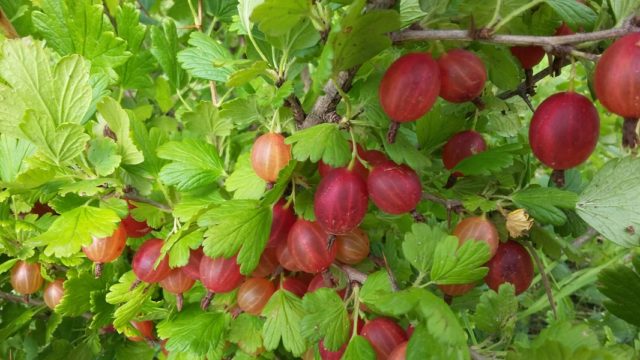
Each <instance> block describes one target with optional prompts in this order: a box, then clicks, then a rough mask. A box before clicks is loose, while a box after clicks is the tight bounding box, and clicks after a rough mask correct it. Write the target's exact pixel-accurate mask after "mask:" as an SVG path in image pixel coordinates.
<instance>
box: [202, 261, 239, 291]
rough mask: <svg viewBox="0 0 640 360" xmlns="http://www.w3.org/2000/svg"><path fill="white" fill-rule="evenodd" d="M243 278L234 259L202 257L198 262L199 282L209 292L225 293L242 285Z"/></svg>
mask: <svg viewBox="0 0 640 360" xmlns="http://www.w3.org/2000/svg"><path fill="white" fill-rule="evenodd" d="M243 279H244V276H242V274H241V273H240V266H239V265H238V263H237V262H236V257H235V256H234V257H231V258H229V259H225V258H215V259H212V258H210V257H208V256H206V255H205V256H203V257H202V261H201V262H200V281H201V282H202V285H204V287H206V288H207V289H208V290H209V291H211V292H214V293H226V292H229V291H231V290H234V289H235V288H237V287H238V286H240V284H241V283H242V280H243Z"/></svg>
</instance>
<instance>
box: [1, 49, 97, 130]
mask: <svg viewBox="0 0 640 360" xmlns="http://www.w3.org/2000/svg"><path fill="white" fill-rule="evenodd" d="M2 51H3V55H4V56H3V57H2V58H1V59H0V75H1V77H2V79H3V80H4V81H5V82H6V86H5V85H3V86H0V98H2V99H3V101H1V102H0V131H2V132H3V133H6V134H8V135H12V136H18V135H19V134H20V133H19V132H18V124H19V122H20V119H22V118H23V115H24V112H25V110H31V111H33V112H35V113H36V114H37V115H38V116H41V117H44V118H46V119H47V120H48V121H51V122H53V123H54V125H61V124H63V123H74V124H75V123H80V122H81V121H83V118H84V115H85V113H86V112H87V110H88V108H89V104H90V102H91V87H90V86H89V63H88V62H87V61H86V60H84V59H82V58H81V57H80V56H77V55H71V56H67V57H64V58H62V59H60V60H59V61H58V62H57V64H56V65H55V67H53V68H52V67H51V65H50V64H51V63H52V59H51V57H52V54H51V53H50V52H49V51H48V50H46V49H44V48H42V44H41V43H39V42H22V41H16V40H8V41H5V42H4V43H3V45H2Z"/></svg>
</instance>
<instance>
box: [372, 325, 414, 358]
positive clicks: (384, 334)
mask: <svg viewBox="0 0 640 360" xmlns="http://www.w3.org/2000/svg"><path fill="white" fill-rule="evenodd" d="M362 336H364V337H365V338H366V339H367V340H369V343H371V346H372V347H373V349H374V350H375V352H376V355H377V358H378V360H385V359H388V358H389V355H390V354H391V352H392V351H393V350H394V349H395V348H396V347H397V346H398V345H400V344H402V343H403V342H405V341H407V334H406V333H405V332H404V330H403V329H402V328H401V327H400V326H399V325H398V324H396V323H395V322H394V321H393V320H391V319H388V318H376V319H374V320H371V321H369V322H367V323H366V324H365V325H364V327H363V328H362Z"/></svg>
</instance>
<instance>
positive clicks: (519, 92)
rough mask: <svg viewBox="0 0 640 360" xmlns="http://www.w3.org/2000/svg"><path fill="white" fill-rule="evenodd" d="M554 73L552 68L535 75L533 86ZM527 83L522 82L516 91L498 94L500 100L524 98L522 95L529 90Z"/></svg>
mask: <svg viewBox="0 0 640 360" xmlns="http://www.w3.org/2000/svg"><path fill="white" fill-rule="evenodd" d="M567 65H569V63H566V64H565V63H563V64H562V66H563V67H564V66H567ZM552 73H553V68H552V67H551V66H549V67H547V68H545V69H544V70H541V71H540V72H538V73H537V74H535V75H533V76H532V78H531V82H532V84H531V85H535V83H537V82H538V81H540V80H542V79H544V78H545V77H547V76H549V75H551V74H552ZM527 85H528V84H527V83H526V81H525V82H522V83H521V84H520V85H518V87H517V88H516V89H514V90H509V91H505V92H503V93H500V94H498V98H499V99H502V100H506V99H508V98H511V97H514V96H518V95H519V96H522V94H526V90H527Z"/></svg>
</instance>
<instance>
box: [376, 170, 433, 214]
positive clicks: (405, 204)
mask: <svg viewBox="0 0 640 360" xmlns="http://www.w3.org/2000/svg"><path fill="white" fill-rule="evenodd" d="M367 189H368V191H369V197H370V198H371V200H372V201H373V203H374V204H376V206H377V207H378V208H379V209H380V210H382V211H384V212H386V213H389V214H393V215H399V214H404V213H407V212H410V211H412V210H414V209H415V208H416V206H417V205H418V203H419V202H420V200H421V199H422V184H421V183H420V178H419V177H418V174H416V172H415V171H413V169H411V168H410V167H408V166H406V165H398V164H396V163H394V162H392V161H387V162H384V163H382V164H379V165H377V166H375V167H374V168H373V170H371V174H369V178H368V179H367Z"/></svg>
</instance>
